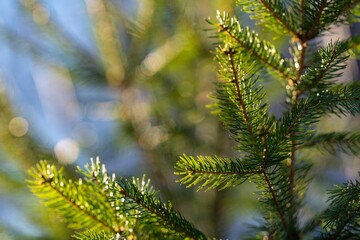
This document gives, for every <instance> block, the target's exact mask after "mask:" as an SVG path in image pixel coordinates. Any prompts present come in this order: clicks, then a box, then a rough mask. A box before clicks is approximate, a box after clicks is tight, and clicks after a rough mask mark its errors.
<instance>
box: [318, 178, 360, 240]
mask: <svg viewBox="0 0 360 240" xmlns="http://www.w3.org/2000/svg"><path fill="white" fill-rule="evenodd" d="M359 199H360V182H359V181H355V183H354V182H351V181H349V182H348V183H347V184H343V185H342V186H338V187H337V188H336V189H334V190H332V191H330V197H329V201H330V205H329V208H328V209H327V210H326V211H325V213H324V215H323V222H324V229H325V231H326V232H325V233H324V234H323V236H322V238H323V239H329V240H330V239H354V240H355V239H358V237H359V235H360V201H359Z"/></svg>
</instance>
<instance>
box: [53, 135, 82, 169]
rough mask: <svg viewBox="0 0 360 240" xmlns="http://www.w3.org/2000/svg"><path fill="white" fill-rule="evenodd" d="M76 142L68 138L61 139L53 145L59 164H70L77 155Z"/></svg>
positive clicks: (77, 146)
mask: <svg viewBox="0 0 360 240" xmlns="http://www.w3.org/2000/svg"><path fill="white" fill-rule="evenodd" d="M79 152H80V149H79V145H78V143H77V142H76V141H75V140H73V139H70V138H64V139H61V140H60V141H59V142H58V143H57V144H56V145H55V147H54V153H55V156H56V158H57V159H58V161H59V163H60V164H71V163H73V162H74V161H75V160H76V159H77V157H78V156H79Z"/></svg>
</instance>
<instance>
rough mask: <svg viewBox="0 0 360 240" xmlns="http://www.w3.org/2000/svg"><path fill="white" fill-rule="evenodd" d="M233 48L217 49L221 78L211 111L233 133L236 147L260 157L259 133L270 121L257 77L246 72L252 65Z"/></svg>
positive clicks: (268, 125)
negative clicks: (243, 59) (245, 62)
mask: <svg viewBox="0 0 360 240" xmlns="http://www.w3.org/2000/svg"><path fill="white" fill-rule="evenodd" d="M234 51H235V50H233V49H232V48H231V47H230V46H229V47H228V48H225V49H224V48H221V47H218V48H217V55H216V58H217V60H218V63H219V65H220V66H219V77H220V78H221V79H222V80H223V81H221V82H218V83H216V93H215V95H214V97H215V98H216V99H217V101H216V102H215V104H213V108H215V111H214V113H216V114H218V115H219V117H220V119H221V120H222V121H223V123H224V124H225V126H226V128H227V129H229V131H230V132H231V133H232V134H233V137H234V139H235V141H237V142H238V146H237V148H238V150H241V151H243V152H246V153H249V154H250V153H253V154H254V158H255V159H256V158H257V159H261V151H262V146H261V144H259V141H258V139H259V135H260V134H263V132H264V131H266V129H268V128H270V127H271V125H272V121H271V119H269V117H268V115H267V109H268V106H267V105H266V104H264V103H263V98H264V94H263V92H262V88H261V87H260V86H257V85H256V84H257V78H256V76H254V75H249V74H248V73H247V72H250V71H252V70H253V67H252V66H249V65H247V64H243V61H242V60H241V59H240V57H241V56H240V55H238V54H236V53H235V52H234ZM243 136H247V137H246V138H244V137H243ZM254 149H255V150H254ZM256 156H257V157H256Z"/></svg>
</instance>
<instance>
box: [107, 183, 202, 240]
mask: <svg viewBox="0 0 360 240" xmlns="http://www.w3.org/2000/svg"><path fill="white" fill-rule="evenodd" d="M118 184H119V185H118V186H117V185H114V186H113V188H111V189H110V191H111V192H114V193H115V194H114V196H113V197H111V198H110V199H109V201H110V202H116V201H117V200H118V199H122V201H123V202H124V203H125V209H126V210H127V211H132V216H131V217H135V218H137V219H138V221H140V223H139V224H141V225H140V226H139V228H140V229H141V228H142V229H146V232H145V236H146V235H150V236H151V235H155V236H159V235H160V236H162V237H164V236H166V239H184V238H185V239H206V237H205V235H204V234H203V233H201V232H200V231H199V230H197V229H196V228H195V227H194V226H193V225H192V224H191V223H189V222H188V221H187V220H186V219H185V218H184V217H183V216H181V215H180V213H178V212H177V211H175V210H174V209H173V208H172V206H171V204H168V205H166V204H164V203H163V202H161V201H160V199H158V198H156V196H155V193H154V192H153V191H152V188H150V191H149V186H148V183H146V182H145V181H144V180H142V181H141V183H139V182H138V184H136V181H134V180H133V181H129V180H127V179H123V178H121V179H120V180H119V182H118ZM139 184H140V185H139ZM134 213H135V214H134ZM150 239H152V238H150Z"/></svg>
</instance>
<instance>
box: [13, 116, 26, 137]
mask: <svg viewBox="0 0 360 240" xmlns="http://www.w3.org/2000/svg"><path fill="white" fill-rule="evenodd" d="M28 130H29V123H28V121H26V119H25V118H22V117H14V118H13V119H11V120H10V122H9V131H10V133H11V134H12V135H14V136H15V137H22V136H24V135H25V134H26V133H27V132H28Z"/></svg>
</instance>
